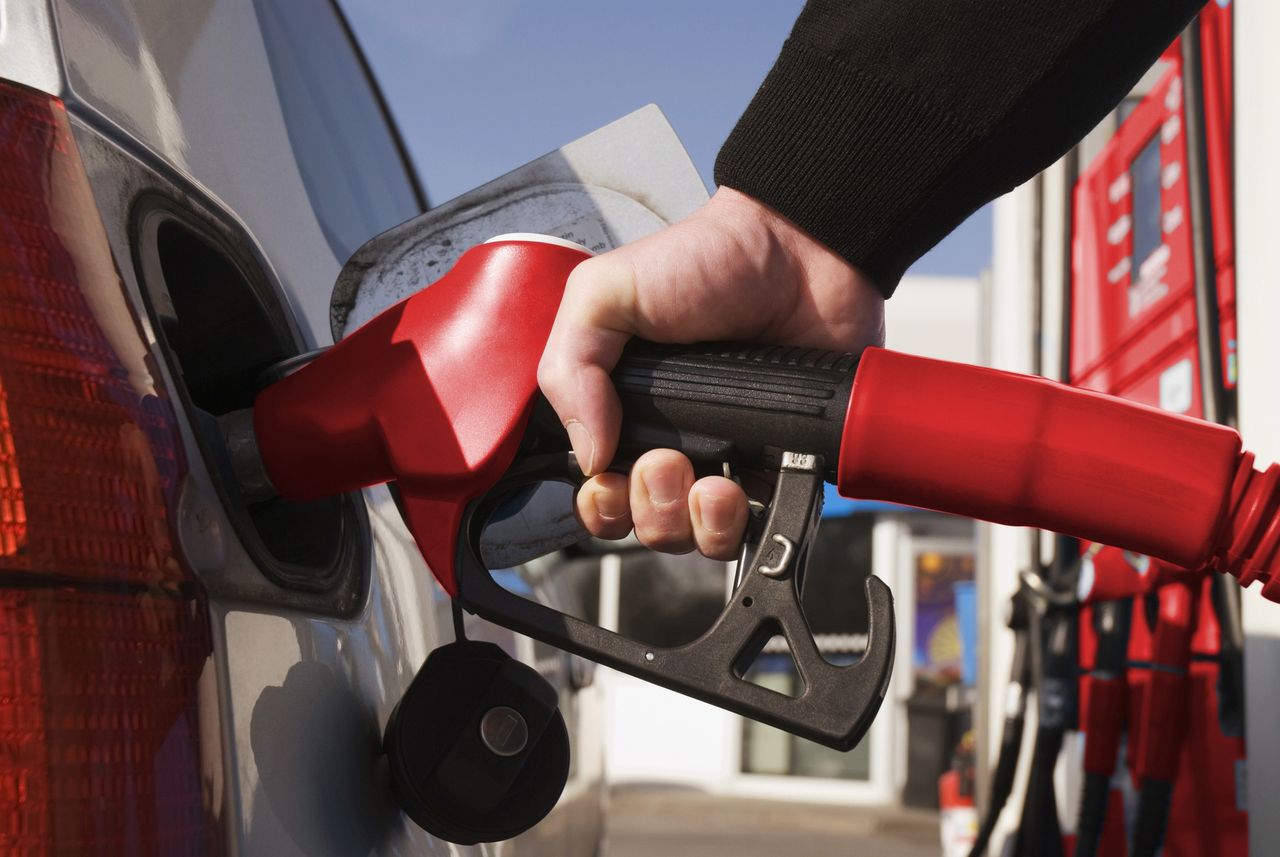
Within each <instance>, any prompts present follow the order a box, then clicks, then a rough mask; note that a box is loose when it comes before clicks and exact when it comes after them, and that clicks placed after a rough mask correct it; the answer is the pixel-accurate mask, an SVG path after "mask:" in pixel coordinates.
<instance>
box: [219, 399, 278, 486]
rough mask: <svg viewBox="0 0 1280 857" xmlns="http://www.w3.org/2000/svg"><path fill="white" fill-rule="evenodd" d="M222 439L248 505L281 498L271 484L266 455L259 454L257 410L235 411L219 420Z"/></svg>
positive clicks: (237, 482)
mask: <svg viewBox="0 0 1280 857" xmlns="http://www.w3.org/2000/svg"><path fill="white" fill-rule="evenodd" d="M218 426H219V428H221V429H222V439H223V441H224V443H225V445H226V448H227V455H228V459H229V461H230V463H231V472H232V473H233V474H234V475H235V480H236V484H237V485H238V486H239V487H240V494H241V496H243V497H244V499H245V502H246V503H260V502H263V501H265V500H270V499H272V498H274V497H278V496H279V495H280V492H279V491H277V490H276V486H275V485H273V484H271V477H270V476H269V475H268V474H267V468H266V465H264V464H263V463H262V453H261V452H259V451H258V438H257V436H256V435H255V434H254V431H253V409H252V408H245V409H244V410H240V411H231V412H230V413H227V414H223V415H222V416H220V417H218Z"/></svg>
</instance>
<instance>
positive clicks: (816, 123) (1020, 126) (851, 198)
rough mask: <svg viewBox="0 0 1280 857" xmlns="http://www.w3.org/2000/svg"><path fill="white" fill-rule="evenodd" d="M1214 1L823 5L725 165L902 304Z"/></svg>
mask: <svg viewBox="0 0 1280 857" xmlns="http://www.w3.org/2000/svg"><path fill="white" fill-rule="evenodd" d="M1201 5H1203V0H1071V2H1068V0H845V2H841V0H809V2H808V4H807V5H806V7H805V9H804V11H803V12H802V13H801V15H800V18H799V19H798V20H797V22H796V26H795V28H794V29H793V31H792V33H791V37H790V38H789V39H788V41H787V43H786V45H785V46H784V48H783V51H782V54H781V55H780V56H779V58H778V61H777V63H776V64H775V65H774V68H773V70H772V71H771V72H770V73H769V76H768V78H767V79H766V80H765V83H764V85H763V86H762V87H761V89H760V91H759V93H758V94H757V95H756V97H755V98H754V99H753V101H752V103H751V105H750V107H748V109H747V111H746V113H745V114H744V115H743V117H742V119H740V120H739V122H738V125H737V127H736V128H735V129H734V131H733V133H732V134H731V135H730V136H729V139H728V140H727V141H726V142H725V144H724V147H723V148H722V149H721V151H720V155H719V158H718V159H717V162H716V181H717V182H718V183H720V184H723V185H727V186H729V187H732V188H735V189H737V190H740V191H743V192H745V193H747V194H749V195H751V196H753V197H755V198H757V199H760V200H762V201H763V202H765V203H767V204H768V205H770V206H771V207H773V208H774V209H776V210H778V211H779V212H781V213H782V214H784V215H785V216H786V217H787V218H788V219H790V220H791V221H793V222H794V223H796V224H797V225H799V226H800V227H802V228H803V229H804V230H806V231H807V232H808V233H810V234H811V235H813V236H814V237H815V238H817V239H818V240H819V241H821V242H822V243H824V244H826V245H827V246H828V247H830V248H831V249H832V250H834V251H836V252H837V253H839V254H840V255H841V256H843V257H844V258H845V259H846V260H847V261H849V262H850V263H851V264H853V265H854V266H856V267H857V268H858V269H860V270H861V271H863V272H865V273H866V274H867V275H869V276H870V277H871V278H872V279H873V280H874V281H875V282H876V283H877V284H878V285H879V287H880V288H881V290H882V291H883V292H884V293H885V294H886V295H888V294H891V293H892V291H893V289H894V288H895V287H896V285H897V282H898V280H899V278H900V277H901V276H902V273H903V271H905V270H906V268H907V266H908V265H910V264H911V263H912V262H913V261H915V259H916V258H918V257H919V256H920V255H921V254H923V253H924V252H925V251H926V250H928V249H929V248H930V247H932V246H933V245H934V244H935V243H936V242H937V241H938V240H940V239H941V238H942V237H943V236H945V235H946V234H947V233H948V232H949V231H950V230H951V229H953V228H954V227H955V226H956V225H957V224H958V223H959V222H960V221H961V220H963V219H964V218H965V217H967V216H968V215H969V214H971V213H972V212H973V211H975V210H976V209H977V208H979V207H980V206H982V205H983V204H984V203H986V202H988V201H989V200H991V199H993V198H994V197H996V196H998V195H999V194H1001V193H1004V192H1006V191H1008V190H1010V189H1012V188H1013V187H1016V186H1017V185H1018V184H1019V183H1021V182H1023V181H1025V180H1026V179H1027V178H1029V177H1030V176H1032V175H1034V174H1035V173H1036V172H1037V171H1039V170H1041V169H1043V168H1044V167H1046V166H1047V165H1048V164H1050V163H1052V162H1053V161H1054V160H1055V159H1057V158H1058V157H1060V156H1061V155H1062V154H1063V153H1064V152H1065V151H1066V150H1067V149H1068V148H1070V147H1071V146H1072V145H1073V144H1074V143H1075V142H1076V141H1077V140H1078V139H1079V138H1080V137H1082V136H1083V135H1084V134H1085V133H1086V132H1087V131H1088V130H1089V129H1090V128H1091V127H1093V125H1094V124H1096V123H1097V122H1098V120H1099V119H1101V118H1102V116H1103V115H1105V113H1106V112H1107V111H1108V110H1110V109H1111V108H1112V107H1113V106H1114V105H1115V104H1116V103H1118V102H1119V101H1120V99H1122V98H1123V97H1124V96H1125V94H1126V93H1127V92H1128V91H1129V90H1130V88H1132V86H1133V84H1134V83H1135V82H1136V81H1137V80H1138V78H1139V77H1141V75H1142V73H1143V72H1144V71H1145V70H1146V69H1147V68H1148V67H1149V66H1150V65H1151V63H1153V62H1154V61H1155V59H1156V58H1157V57H1158V56H1159V54H1160V52H1161V51H1162V50H1163V49H1164V48H1165V46H1167V45H1168V44H1169V42H1171V41H1172V40H1173V38H1174V37H1175V36H1176V35H1177V34H1178V32H1179V31H1180V30H1181V29H1182V28H1183V27H1184V26H1185V25H1186V23H1187V21H1189V20H1190V19H1191V17H1192V16H1193V15H1194V14H1195V12H1196V11H1197V10H1198V9H1199V8H1200V6H1201Z"/></svg>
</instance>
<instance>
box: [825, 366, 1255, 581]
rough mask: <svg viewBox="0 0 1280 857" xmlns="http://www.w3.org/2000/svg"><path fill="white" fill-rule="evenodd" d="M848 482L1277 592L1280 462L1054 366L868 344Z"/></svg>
mask: <svg viewBox="0 0 1280 857" xmlns="http://www.w3.org/2000/svg"><path fill="white" fill-rule="evenodd" d="M838 487H839V489H840V493H841V494H843V495H845V496H849V497H863V498H869V499H877V500H887V501H891V502H896V503H902V504H904V505H908V506H917V507H921V508H926V509H934V510H937V511H941V512H949V513H952V514H958V515H966V516H969V517H974V518H981V519H983V520H987V521H992V522H995V523H999V524H1010V525H1014V526H1029V527H1039V528H1042V529H1046V530H1054V531H1056V532H1060V533H1066V534H1068V535H1073V536H1076V537H1079V538H1082V539H1087V540H1089V541H1097V542H1102V543H1103V544H1108V545H1116V546H1118V547H1122V548H1125V549H1127V550H1132V551H1138V552H1141V553H1144V554H1149V555H1151V556H1154V557H1157V558H1159V559H1163V560H1166V561H1168V562H1170V563H1173V564H1174V565H1177V566H1182V567H1184V568H1202V567H1206V566H1211V567H1214V568H1216V569H1217V570H1219V571H1223V572H1226V573H1229V574H1232V575H1234V576H1236V577H1237V578H1239V579H1240V582H1241V583H1242V584H1246V585H1247V584H1248V583H1250V582H1252V581H1254V580H1262V581H1264V585H1263V589H1262V593H1263V595H1264V596H1265V597H1267V598H1269V599H1271V600H1273V601H1275V600H1280V574H1273V569H1274V568H1275V567H1276V566H1277V564H1278V563H1280V556H1277V554H1278V548H1280V516H1278V514H1277V512H1278V511H1280V468H1278V467H1277V466H1276V465H1272V466H1271V467H1269V468H1268V469H1267V470H1266V471H1257V470H1255V469H1254V467H1253V455H1252V453H1247V452H1243V451H1242V450H1241V444H1240V436H1239V435H1238V434H1237V433H1236V432H1235V431H1233V430H1232V429H1230V428H1227V427H1225V426H1220V425H1214V424H1212V423H1207V422H1203V421H1201V420H1194V419H1190V418H1187V417H1181V416H1177V415H1173V414H1169V413H1166V412H1164V411H1160V410H1157V409H1155V408H1149V407H1146V406H1143V405H1137V404H1134V403H1131V402H1126V401H1123V400H1120V399H1116V398H1112V397H1110V396H1104V395H1102V394H1099V393H1094V392H1090V391H1088V390H1080V389H1077V388H1074V387H1068V386H1066V385H1064V384H1059V383H1057V382H1054V381H1049V380H1047V379H1044V378H1039V377H1033V376H1027V375H1017V374H1013V373H1009V372H1001V371H998V370H994V369H986V368H982V367H977V366H967V365H963V364H958V363H949V362H946V361H942V360H931V359H928V358H923V357H914V356H910V355H906V354H899V353H896V352H892V351H886V350H884V349H880V348H868V349H867V350H866V351H865V352H864V353H863V355H862V359H861V361H860V363H859V366H858V372H857V376H856V378H855V380H854V387H853V393H852V395H851V396H850V399H849V412H848V417H847V419H846V420H845V426H844V434H843V438H842V441H841V448H840V462H839V474H838Z"/></svg>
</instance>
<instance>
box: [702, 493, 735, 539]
mask: <svg viewBox="0 0 1280 857" xmlns="http://www.w3.org/2000/svg"><path fill="white" fill-rule="evenodd" d="M698 517H700V518H701V519H702V528H703V529H704V530H707V531H709V532H712V533H715V534H716V535H720V534H721V533H725V532H728V530H729V528H730V527H732V526H733V501H731V500H728V499H726V498H724V497H717V496H715V495H714V494H703V495H701V496H700V497H698Z"/></svg>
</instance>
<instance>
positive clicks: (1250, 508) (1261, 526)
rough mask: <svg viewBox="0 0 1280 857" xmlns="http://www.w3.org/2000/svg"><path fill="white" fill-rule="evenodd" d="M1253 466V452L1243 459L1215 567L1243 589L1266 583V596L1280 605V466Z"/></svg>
mask: <svg viewBox="0 0 1280 857" xmlns="http://www.w3.org/2000/svg"><path fill="white" fill-rule="evenodd" d="M1253 464H1254V455H1253V453H1252V452H1245V453H1243V454H1242V455H1241V456H1240V466H1239V469H1238V470H1237V471H1236V477H1235V480H1234V481H1233V483H1232V485H1231V499H1230V501H1229V505H1228V508H1227V510H1226V516H1225V520H1224V521H1223V523H1222V528H1221V531H1220V532H1219V535H1218V541H1219V544H1220V545H1221V547H1220V549H1219V551H1218V553H1217V555H1216V556H1215V557H1214V562H1213V567H1214V568H1216V569H1217V570H1218V571H1221V572H1223V573H1225V574H1230V575H1232V576H1233V577H1235V578H1236V579H1237V580H1239V581H1240V585H1241V586H1249V585H1250V584H1251V583H1253V582H1254V581H1255V580H1260V581H1262V596H1263V597H1264V598H1266V599H1267V600H1268V601H1277V602H1280V465H1277V464H1272V465H1271V466H1269V467H1268V468H1267V469H1266V470H1257V469H1255V468H1254V466H1253Z"/></svg>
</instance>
